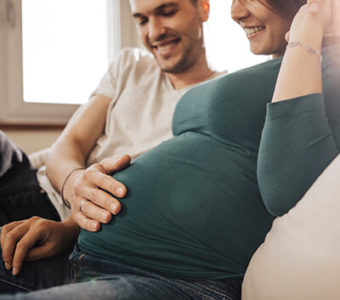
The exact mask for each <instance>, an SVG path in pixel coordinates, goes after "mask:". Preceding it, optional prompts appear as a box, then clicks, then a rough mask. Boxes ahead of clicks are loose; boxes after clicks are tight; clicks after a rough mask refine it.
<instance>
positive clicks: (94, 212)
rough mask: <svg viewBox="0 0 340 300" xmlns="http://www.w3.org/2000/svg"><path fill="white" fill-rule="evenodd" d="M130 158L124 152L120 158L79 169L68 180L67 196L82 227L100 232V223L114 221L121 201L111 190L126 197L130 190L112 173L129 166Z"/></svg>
mask: <svg viewBox="0 0 340 300" xmlns="http://www.w3.org/2000/svg"><path fill="white" fill-rule="evenodd" d="M130 161H131V158H130V156H129V155H124V156H122V157H121V158H120V159H118V160H116V161H114V160H113V159H110V158H107V159H104V160H103V161H101V162H100V163H97V164H93V165H92V166H90V167H89V168H87V169H86V170H82V171H79V172H77V173H76V174H75V175H74V176H72V178H70V180H69V182H67V189H65V195H67V198H66V199H67V200H68V201H69V202H70V204H71V210H72V218H73V220H74V221H75V222H76V223H78V225H79V226H80V227H81V228H84V229H86V230H88V231H93V232H95V231H98V230H99V229H100V223H104V224H106V223H108V222H110V220H111V218H112V214H113V215H117V214H118V213H119V211H120V209H121V204H120V202H119V201H118V200H117V199H115V198H114V197H112V196H111V195H110V194H109V193H111V194H112V195H114V196H116V197H119V198H123V197H125V195H126V192H127V190H126V187H125V186H124V185H123V184H122V183H120V182H118V181H117V180H115V179H114V178H113V177H112V174H113V173H115V172H117V171H119V170H122V169H124V168H126V167H127V166H128V165H129V164H130Z"/></svg>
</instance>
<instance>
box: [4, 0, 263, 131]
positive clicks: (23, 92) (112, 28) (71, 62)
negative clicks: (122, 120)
mask: <svg viewBox="0 0 340 300" xmlns="http://www.w3.org/2000/svg"><path fill="white" fill-rule="evenodd" d="M210 2H211V14H210V19H209V21H208V23H207V24H206V26H205V38H206V47H207V55H208V60H209V61H210V63H211V64H212V66H213V67H215V68H216V69H218V70H224V69H227V70H228V71H229V72H231V71H234V70H236V69H240V68H243V67H245V66H249V65H252V64H255V63H258V62H261V61H264V60H265V59H266V58H264V57H258V56H254V55H252V54H251V53H250V51H249V45H248V41H247V39H246V38H245V34H244V33H243V32H242V30H241V29H240V28H239V26H238V25H237V24H234V22H233V21H232V20H231V18H230V4H231V1H227V0H211V1H210ZM135 45H139V39H138V37H137V35H136V30H135V25H134V22H133V20H132V18H131V16H130V9H129V1H128V0H0V123H3V124H45V125H64V124H65V123H66V122H67V120H68V119H69V117H70V116H71V114H72V113H73V112H74V110H75V109H76V108H77V107H78V105H79V103H84V102H86V101H87V99H88V96H89V95H90V93H91V91H92V90H93V89H95V88H96V86H97V84H98V83H99V80H100V78H101V77H102V75H103V74H104V72H105V70H106V69H107V66H108V63H109V62H110V61H111V60H112V58H113V57H114V55H115V54H117V52H118V51H119V50H120V49H121V48H122V47H125V46H135Z"/></svg>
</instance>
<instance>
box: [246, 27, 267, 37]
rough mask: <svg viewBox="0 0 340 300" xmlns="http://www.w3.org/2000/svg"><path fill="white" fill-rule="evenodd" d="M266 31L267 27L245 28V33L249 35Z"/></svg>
mask: <svg viewBox="0 0 340 300" xmlns="http://www.w3.org/2000/svg"><path fill="white" fill-rule="evenodd" d="M264 29H265V26H254V27H244V31H245V33H246V34H247V35H251V34H254V33H256V32H259V31H261V30H264Z"/></svg>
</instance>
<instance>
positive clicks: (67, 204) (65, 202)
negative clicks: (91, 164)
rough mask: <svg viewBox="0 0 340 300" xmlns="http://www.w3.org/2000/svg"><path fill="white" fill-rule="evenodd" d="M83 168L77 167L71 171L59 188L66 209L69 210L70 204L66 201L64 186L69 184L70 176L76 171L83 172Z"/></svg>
mask: <svg viewBox="0 0 340 300" xmlns="http://www.w3.org/2000/svg"><path fill="white" fill-rule="evenodd" d="M84 169H85V168H84V167H77V168H74V169H72V170H71V171H70V172H69V173H68V174H67V176H66V178H65V180H64V182H63V184H62V187H61V199H62V200H63V203H64V205H65V206H66V207H68V208H71V205H70V203H69V202H68V201H67V200H66V199H67V197H66V196H65V188H66V185H67V183H69V181H70V179H71V177H72V175H74V174H75V173H76V172H77V171H80V170H84Z"/></svg>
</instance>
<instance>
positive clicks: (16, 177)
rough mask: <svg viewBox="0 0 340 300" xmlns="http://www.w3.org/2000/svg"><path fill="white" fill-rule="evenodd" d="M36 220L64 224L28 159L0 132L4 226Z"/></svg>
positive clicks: (0, 209)
mask: <svg viewBox="0 0 340 300" xmlns="http://www.w3.org/2000/svg"><path fill="white" fill-rule="evenodd" d="M32 216H40V217H43V218H47V219H51V220H55V221H58V220H60V218H59V215H58V213H57V211H56V209H55V208H54V206H53V205H52V203H51V201H50V200H49V199H48V197H47V194H46V193H45V192H44V191H42V190H41V188H40V186H39V183H38V180H37V176H36V170H34V168H33V166H32V165H31V163H30V161H29V159H28V157H27V155H26V154H25V153H24V152H23V151H22V150H21V149H19V148H18V147H17V146H16V145H15V144H14V143H12V142H11V141H10V140H9V139H8V137H7V136H6V135H5V134H4V133H3V132H2V131H1V130H0V226H2V225H4V224H7V223H9V222H12V221H17V220H23V219H28V218H30V217H32Z"/></svg>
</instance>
